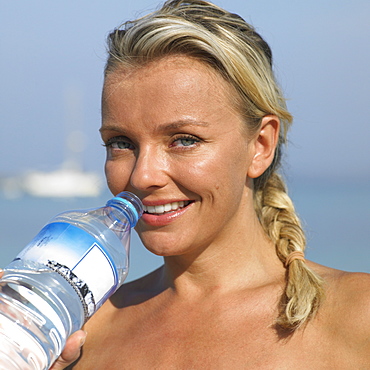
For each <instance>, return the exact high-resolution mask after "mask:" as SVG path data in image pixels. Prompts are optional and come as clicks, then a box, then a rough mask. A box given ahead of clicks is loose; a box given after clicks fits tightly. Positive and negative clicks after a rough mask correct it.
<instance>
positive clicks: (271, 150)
mask: <svg viewBox="0 0 370 370" xmlns="http://www.w3.org/2000/svg"><path fill="white" fill-rule="evenodd" d="M279 130H280V120H279V118H278V117H277V116H275V115H273V114H268V115H266V116H264V117H263V118H262V122H261V126H260V129H259V132H258V133H257V135H256V137H255V139H254V140H253V141H252V142H251V143H250V145H252V148H251V149H252V150H253V158H252V162H251V164H250V166H249V168H248V173H247V175H248V176H249V177H251V178H256V177H259V176H261V175H262V174H263V173H264V172H265V171H266V170H267V168H268V167H269V166H270V164H271V163H272V161H273V159H274V155H275V148H276V146H277V143H278V141H279Z"/></svg>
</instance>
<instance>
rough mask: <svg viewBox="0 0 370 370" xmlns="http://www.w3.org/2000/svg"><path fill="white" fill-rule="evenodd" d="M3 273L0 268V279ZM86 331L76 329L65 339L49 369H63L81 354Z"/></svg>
mask: <svg viewBox="0 0 370 370" xmlns="http://www.w3.org/2000/svg"><path fill="white" fill-rule="evenodd" d="M3 275H4V271H3V270H2V269H0V279H1V278H2V276H3ZM86 334H87V333H86V332H84V331H83V330H78V331H76V332H75V333H73V334H72V335H71V336H70V337H69V338H68V340H67V343H66V346H65V347H64V350H63V352H62V354H61V355H60V356H59V358H58V359H57V360H56V361H55V363H54V365H53V366H52V367H51V368H50V370H62V369H65V368H66V367H67V366H68V365H70V364H72V363H73V362H74V361H76V360H77V359H78V357H79V356H80V354H81V347H82V345H83V344H84V343H85V339H86Z"/></svg>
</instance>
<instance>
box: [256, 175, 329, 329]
mask: <svg viewBox="0 0 370 370" xmlns="http://www.w3.org/2000/svg"><path fill="white" fill-rule="evenodd" d="M255 205H256V211H257V213H258V216H259V219H260V222H261V224H262V226H263V228H264V230H265V232H266V233H267V234H268V236H269V237H270V239H271V240H272V241H273V242H274V244H275V246H276V253H277V255H278V257H279V258H280V260H281V261H282V262H283V263H285V261H286V259H287V257H288V255H289V254H290V253H292V252H294V251H301V252H304V250H305V246H306V238H305V235H304V232H303V230H302V226H301V222H300V220H299V218H298V216H297V214H296V212H295V209H294V206H293V202H292V200H291V199H290V198H289V196H288V194H287V192H286V187H285V184H284V182H283V180H282V178H281V177H280V175H278V174H277V173H276V172H274V173H272V174H271V175H270V177H269V178H268V179H267V182H266V184H265V186H264V187H263V188H262V189H260V190H257V191H256V192H255ZM323 297H324V289H323V280H322V278H321V277H320V276H319V275H317V274H316V273H315V272H314V271H312V270H311V269H310V268H309V267H308V266H307V264H306V263H305V262H304V261H301V260H298V259H296V260H294V261H292V262H291V264H290V265H289V266H288V267H287V284H286V287H285V291H284V294H283V296H282V299H281V310H280V314H279V317H278V319H277V324H279V325H280V326H281V327H283V328H285V329H295V328H297V327H299V326H301V325H302V324H304V323H305V322H306V321H307V320H308V319H309V318H310V317H311V316H312V315H314V314H315V313H316V311H317V310H318V308H319V305H320V303H321V301H322V299H323Z"/></svg>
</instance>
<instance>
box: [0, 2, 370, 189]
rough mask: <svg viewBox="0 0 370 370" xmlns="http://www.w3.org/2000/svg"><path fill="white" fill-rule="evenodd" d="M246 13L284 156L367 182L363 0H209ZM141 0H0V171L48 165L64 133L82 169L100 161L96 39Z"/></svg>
mask: <svg viewBox="0 0 370 370" xmlns="http://www.w3.org/2000/svg"><path fill="white" fill-rule="evenodd" d="M215 3H216V4H218V5H221V6H222V7H224V8H226V9H227V10H230V11H232V12H235V13H238V14H240V15H241V16H242V17H243V18H244V19H245V20H247V21H248V22H250V23H252V24H253V25H254V26H255V27H256V29H257V31H258V32H259V33H261V34H262V35H263V36H264V38H265V39H266V40H267V41H268V43H269V44H270V46H271V47H272V50H273V55H274V60H275V71H276V74H277V77H278V80H279V82H280V85H281V86H282V89H283V91H284V92H285V95H286V98H287V99H288V107H289V109H290V111H291V112H292V113H293V115H294V117H295V122H294V125H293V128H292V132H291V134H290V136H289V142H290V143H289V146H288V149H287V156H286V159H285V162H286V167H287V172H288V173H290V174H292V176H293V175H294V176H298V177H302V178H305V177H310V178H312V177H320V178H334V179H338V181H341V180H348V179H357V180H361V181H362V180H364V179H365V180H366V181H369V184H370V180H369V179H370V145H369V139H370V124H369V117H370V104H369V97H370V48H369V47H368V46H369V42H370V41H369V40H370V22H369V16H370V2H369V1H368V0H350V1H349V0H348V1H344V0H311V1H293V0H217V1H215ZM158 4H159V2H158V1H152V0H135V1H125V0H120V1H118V0H106V1H97V0H89V1H87V0H78V1H76V0H53V1H48V0H33V1H25V0H17V1H4V0H3V1H2V2H1V12H0V53H1V58H0V70H1V74H0V76H1V80H0V81H1V88H0V177H1V176H7V175H14V174H20V173H23V172H25V171H28V170H30V169H39V170H45V171H49V170H54V169H56V168H58V167H59V166H61V164H62V163H63V161H64V160H65V159H66V147H67V144H66V142H67V137H68V135H67V133H68V132H71V131H72V130H73V129H75V128H76V127H78V128H79V130H80V131H81V132H82V133H83V135H79V136H75V140H74V144H73V145H74V147H75V148H76V150H78V151H81V163H82V164H83V166H84V168H85V169H87V170H96V171H101V172H102V169H103V163H104V156H105V152H104V148H103V147H102V145H101V140H100V137H99V133H98V129H99V126H100V92H101V87H102V74H103V68H104V63H105V58H106V50H105V40H106V37H107V35H108V33H109V31H111V30H112V29H114V28H115V27H116V26H118V25H120V24H121V23H122V22H124V21H126V20H128V19H132V18H136V17H138V16H140V15H143V14H145V13H147V12H148V11H151V10H153V9H154V8H155V7H157V6H158Z"/></svg>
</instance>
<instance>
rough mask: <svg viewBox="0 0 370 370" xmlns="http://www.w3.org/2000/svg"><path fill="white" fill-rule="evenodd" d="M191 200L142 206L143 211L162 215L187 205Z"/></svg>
mask: <svg viewBox="0 0 370 370" xmlns="http://www.w3.org/2000/svg"><path fill="white" fill-rule="evenodd" d="M190 203H191V202H190V201H180V202H172V203H166V204H161V205H157V206H145V205H144V206H143V208H144V213H149V214H154V215H162V214H165V213H169V212H175V211H178V210H179V209H182V208H184V207H186V206H188V205H189V204H190Z"/></svg>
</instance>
